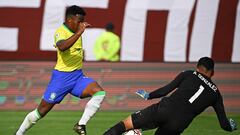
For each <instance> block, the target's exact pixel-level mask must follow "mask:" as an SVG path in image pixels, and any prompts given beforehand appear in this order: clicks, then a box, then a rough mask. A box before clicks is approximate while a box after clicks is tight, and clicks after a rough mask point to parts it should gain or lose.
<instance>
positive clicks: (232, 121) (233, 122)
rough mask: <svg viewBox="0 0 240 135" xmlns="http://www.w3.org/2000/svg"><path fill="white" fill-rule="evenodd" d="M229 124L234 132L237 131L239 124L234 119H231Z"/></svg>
mask: <svg viewBox="0 0 240 135" xmlns="http://www.w3.org/2000/svg"><path fill="white" fill-rule="evenodd" d="M229 123H230V125H231V128H232V131H233V130H237V123H236V122H235V121H234V120H233V119H231V118H230V119H229Z"/></svg>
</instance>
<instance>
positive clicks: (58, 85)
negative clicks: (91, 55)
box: [43, 70, 95, 103]
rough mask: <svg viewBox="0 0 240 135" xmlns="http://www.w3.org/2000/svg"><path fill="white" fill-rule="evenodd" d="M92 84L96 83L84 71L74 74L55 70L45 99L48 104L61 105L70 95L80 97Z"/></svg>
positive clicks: (44, 96) (73, 72) (77, 71)
mask: <svg viewBox="0 0 240 135" xmlns="http://www.w3.org/2000/svg"><path fill="white" fill-rule="evenodd" d="M92 82H95V81H94V80H93V79H92V78H89V77H87V76H85V75H84V74H83V72H82V70H75V71H72V72H61V71H58V70H53V71H52V78H51V80H50V82H49V84H48V86H47V88H46V91H45V93H44V95H43V99H44V100H45V101H46V102H48V103H60V102H61V101H62V100H63V98H64V97H65V96H66V95H67V94H68V93H70V94H72V95H73V96H76V97H80V96H81V95H82V92H83V91H84V89H85V88H86V87H87V86H88V85H89V84H90V83H92Z"/></svg>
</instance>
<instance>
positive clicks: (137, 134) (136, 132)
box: [123, 129, 142, 135]
mask: <svg viewBox="0 0 240 135" xmlns="http://www.w3.org/2000/svg"><path fill="white" fill-rule="evenodd" d="M123 135H142V131H141V130H139V129H133V130H129V131H127V132H125V133H124V134H123Z"/></svg>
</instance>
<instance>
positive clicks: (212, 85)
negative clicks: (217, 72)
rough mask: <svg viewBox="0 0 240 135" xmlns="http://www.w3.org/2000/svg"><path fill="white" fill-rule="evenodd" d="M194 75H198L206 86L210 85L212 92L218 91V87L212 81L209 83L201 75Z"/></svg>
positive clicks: (195, 73)
mask: <svg viewBox="0 0 240 135" xmlns="http://www.w3.org/2000/svg"><path fill="white" fill-rule="evenodd" d="M193 74H194V75H196V76H197V77H198V78H199V79H201V80H202V81H203V82H204V83H205V84H206V85H208V86H209V87H210V88H211V89H212V90H214V91H215V92H216V91H217V87H216V86H215V85H214V84H213V83H212V82H210V81H208V80H207V79H206V78H204V77H203V76H202V75H201V74H199V73H197V72H196V71H195V72H193Z"/></svg>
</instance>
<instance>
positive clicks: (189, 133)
mask: <svg viewBox="0 0 240 135" xmlns="http://www.w3.org/2000/svg"><path fill="white" fill-rule="evenodd" d="M130 113H131V112H120V111H108V112H105V111H100V112H98V113H97V114H96V115H95V116H94V117H93V119H91V120H90V121H89V123H88V125H87V131H88V135H102V133H103V132H104V131H105V130H106V129H108V128H109V127H110V126H112V125H113V124H115V123H116V122H118V121H119V120H121V119H123V118H125V117H126V116H128V115H129V114H130ZM26 114H27V112H26V111H0V135H12V134H13V133H14V132H15V131H16V129H17V128H18V127H19V125H20V124H21V122H22V120H23V118H24V117H25V115H26ZM81 114H82V113H81V112H78V111H52V112H50V113H49V114H48V115H47V116H46V117H45V118H44V119H42V120H40V121H39V122H38V123H37V124H36V125H35V126H34V127H33V128H31V129H30V130H29V132H28V133H27V134H26V135H76V134H75V133H74V132H73V130H72V127H73V125H74V124H75V123H76V122H77V121H78V120H79V118H80V116H81ZM229 116H230V117H232V118H234V119H235V120H236V121H237V122H238V125H239V124H240V123H239V122H240V115H239V114H231V115H229ZM143 134H144V135H153V134H154V130H151V131H147V132H143ZM183 135H240V130H237V131H235V132H233V133H229V132H225V131H223V130H222V129H221V128H220V126H219V124H218V121H217V118H216V116H215V114H207V113H204V114H202V115H200V116H199V117H197V118H196V119H195V120H194V121H193V123H192V124H191V125H190V126H189V127H188V128H187V129H186V130H185V132H184V133H183Z"/></svg>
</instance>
